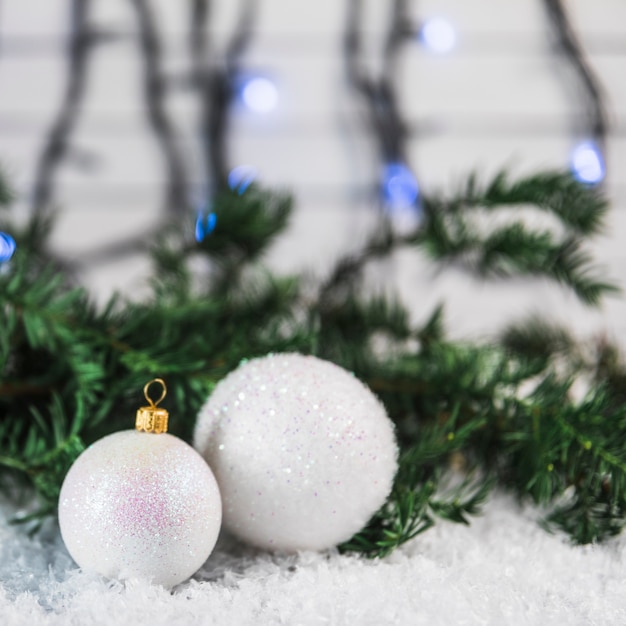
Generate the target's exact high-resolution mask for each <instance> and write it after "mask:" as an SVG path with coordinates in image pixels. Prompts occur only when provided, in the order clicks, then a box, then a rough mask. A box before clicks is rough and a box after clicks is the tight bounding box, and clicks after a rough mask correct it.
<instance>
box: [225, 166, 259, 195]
mask: <svg viewBox="0 0 626 626" xmlns="http://www.w3.org/2000/svg"><path fill="white" fill-rule="evenodd" d="M256 177H257V170H256V168H255V167H253V166H252V165H238V166H237V167H233V169H232V170H230V173H229V174H228V186H229V187H230V188H231V189H232V190H233V191H236V192H237V193H238V194H239V195H241V194H243V193H244V192H245V190H246V189H247V188H248V187H250V185H251V184H252V183H253V182H254V180H255V178H256Z"/></svg>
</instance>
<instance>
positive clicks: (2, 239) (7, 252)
mask: <svg viewBox="0 0 626 626" xmlns="http://www.w3.org/2000/svg"><path fill="white" fill-rule="evenodd" d="M16 247H17V246H16V244H15V239H13V237H11V235H9V234H8V233H3V232H0V263H6V262H7V261H8V260H9V259H10V258H11V257H12V256H13V253H14V252H15V248H16Z"/></svg>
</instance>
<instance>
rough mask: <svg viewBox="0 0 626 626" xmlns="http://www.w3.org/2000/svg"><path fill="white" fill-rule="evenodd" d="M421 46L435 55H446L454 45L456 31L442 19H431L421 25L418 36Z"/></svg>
mask: <svg viewBox="0 0 626 626" xmlns="http://www.w3.org/2000/svg"><path fill="white" fill-rule="evenodd" d="M419 38H420V41H421V42H422V45H423V46H424V47H426V48H428V49H429V50H431V51H432V52H436V53H437V54H446V53H447V52H450V51H451V50H453V49H454V46H455V45H456V30H455V29H454V26H452V24H451V23H450V22H449V21H448V20H446V19H445V18H443V17H431V18H430V19H428V20H426V21H425V22H424V23H423V24H422V28H421V29H420V34H419Z"/></svg>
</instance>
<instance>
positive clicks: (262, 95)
mask: <svg viewBox="0 0 626 626" xmlns="http://www.w3.org/2000/svg"><path fill="white" fill-rule="evenodd" d="M241 100H242V101H243V103H244V104H245V105H246V107H248V109H250V110H251V111H253V112H254V113H269V112H270V111H272V110H273V109H275V108H276V105H277V104H278V89H277V88H276V85H275V84H274V83H273V82H272V81H271V80H270V79H269V78H266V77H264V76H253V77H251V78H248V79H247V80H246V81H245V82H244V83H243V85H242V86H241Z"/></svg>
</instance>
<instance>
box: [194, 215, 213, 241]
mask: <svg viewBox="0 0 626 626" xmlns="http://www.w3.org/2000/svg"><path fill="white" fill-rule="evenodd" d="M216 225H217V215H215V213H209V214H208V215H207V216H206V219H205V217H204V215H203V213H202V211H198V217H197V218H196V241H197V242H198V243H201V242H202V241H204V238H205V237H206V236H207V235H210V234H211V233H212V232H213V231H214V230H215V226H216Z"/></svg>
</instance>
